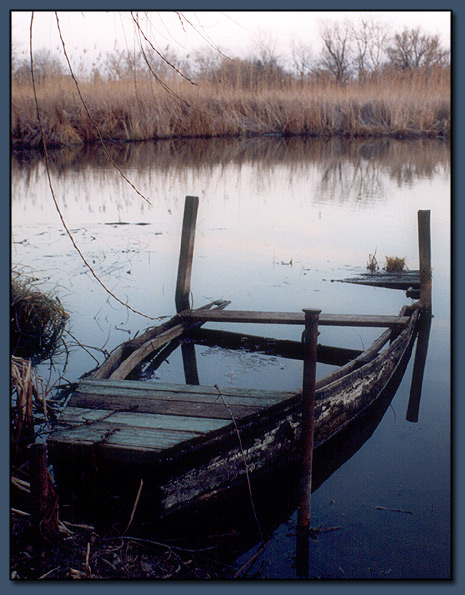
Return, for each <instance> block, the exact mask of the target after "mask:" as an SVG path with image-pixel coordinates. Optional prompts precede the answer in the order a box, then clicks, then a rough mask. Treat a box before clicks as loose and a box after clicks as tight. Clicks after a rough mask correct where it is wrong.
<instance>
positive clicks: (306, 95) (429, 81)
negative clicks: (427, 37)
mask: <svg viewBox="0 0 465 595" xmlns="http://www.w3.org/2000/svg"><path fill="white" fill-rule="evenodd" d="M80 90H81V93H82V96H83V98H84V102H85V106H84V105H83V103H82V101H81V99H80V97H79V96H78V93H77V91H76V87H75V85H74V82H73V81H72V80H70V79H69V78H65V77H63V78H61V79H59V80H56V79H55V80H49V81H45V82H42V83H41V84H40V85H38V87H37V97H38V103H39V108H40V114H41V123H42V127H43V130H44V134H45V139H46V142H47V145H48V146H60V145H73V144H83V143H89V142H94V141H96V140H98V139H99V138H100V137H101V138H102V139H104V140H107V141H140V140H153V139H167V138H186V137H190V138H192V137H224V136H247V135H255V134H257V135H260V134H270V133H271V134H279V135H285V136H291V135H314V136H332V135H342V136H349V137H376V136H395V137H398V138H411V137H418V136H431V137H434V136H438V137H448V136H449V134H450V98H449V95H450V88H449V77H448V73H447V71H446V72H444V71H441V72H440V74H438V75H437V76H435V77H433V76H430V77H428V78H425V77H424V76H419V75H416V76H410V77H408V78H407V77H405V76H404V77H400V76H394V75H393V76H390V77H387V76H385V77H384V78H381V79H379V80H378V81H376V82H373V81H372V82H368V83H366V84H364V85H361V84H360V83H350V84H347V85H345V86H336V85H330V84H325V85H323V84H316V83H314V84H307V85H297V84H295V85H290V86H289V87H287V88H285V89H273V88H267V87H266V86H264V87H262V88H261V89H258V90H254V91H252V90H241V89H237V88H234V87H233V86H229V85H214V84H211V83H201V84H199V85H198V86H193V85H191V84H189V83H186V82H175V83H173V84H171V85H170V90H171V92H167V91H166V90H163V89H161V88H160V87H157V86H156V84H155V82H154V81H153V80H150V79H143V80H139V81H136V82H134V81H133V82H130V81H113V82H98V83H83V84H81V85H80ZM11 130H12V142H13V145H14V146H19V145H21V146H28V147H37V146H40V139H41V136H40V129H39V126H38V119H37V112H36V106H35V102H34V97H33V93H32V87H31V86H30V85H19V84H16V83H13V85H12V119H11Z"/></svg>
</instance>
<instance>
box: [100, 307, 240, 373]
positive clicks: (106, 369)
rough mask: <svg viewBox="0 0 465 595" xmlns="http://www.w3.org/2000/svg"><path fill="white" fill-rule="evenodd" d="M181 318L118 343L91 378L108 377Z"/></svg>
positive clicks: (173, 318) (175, 317)
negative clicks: (135, 352) (133, 354)
mask: <svg viewBox="0 0 465 595" xmlns="http://www.w3.org/2000/svg"><path fill="white" fill-rule="evenodd" d="M228 304H230V302H229V301H227V300H215V301H214V302H210V303H208V304H205V305H204V306H201V308H200V309H205V310H208V309H209V308H225V307H226V306H227V305H228ZM180 322H181V319H180V318H179V316H178V315H175V316H173V317H172V318H170V319H169V320H167V321H166V322H164V323H163V324H160V325H159V326H156V327H151V328H149V329H147V330H146V331H145V332H144V333H142V335H139V336H138V337H134V338H133V339H129V341H126V342H125V343H122V344H121V345H119V346H118V347H117V348H116V349H115V350H114V351H113V352H112V353H111V354H110V356H109V357H108V358H107V359H106V360H105V361H104V362H103V364H102V365H101V366H100V367H99V368H98V369H97V370H96V371H95V372H94V373H93V374H92V378H96V379H99V378H108V377H109V376H110V375H111V374H112V373H114V371H115V370H116V369H117V368H118V367H119V366H120V365H121V364H122V363H123V362H124V360H125V358H127V357H128V356H130V355H131V354H132V353H133V352H134V351H136V350H137V349H139V348H140V347H142V346H143V345H144V344H146V343H148V342H150V341H151V340H153V339H155V338H156V337H158V336H160V335H161V334H163V333H165V332H166V331H168V330H169V329H171V328H173V327H174V326H177V325H179V324H180Z"/></svg>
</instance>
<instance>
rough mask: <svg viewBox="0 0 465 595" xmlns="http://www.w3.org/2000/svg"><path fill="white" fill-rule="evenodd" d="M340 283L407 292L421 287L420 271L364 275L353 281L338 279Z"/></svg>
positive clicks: (354, 278)
mask: <svg viewBox="0 0 465 595" xmlns="http://www.w3.org/2000/svg"><path fill="white" fill-rule="evenodd" d="M337 281H338V282H340V283H353V284H356V285H368V286H371V287H384V288H386V289H401V290H407V289H408V288H409V287H413V288H418V287H420V272H419V271H403V272H401V273H385V272H377V273H364V274H362V275H360V276H358V277H353V278H352V279H337Z"/></svg>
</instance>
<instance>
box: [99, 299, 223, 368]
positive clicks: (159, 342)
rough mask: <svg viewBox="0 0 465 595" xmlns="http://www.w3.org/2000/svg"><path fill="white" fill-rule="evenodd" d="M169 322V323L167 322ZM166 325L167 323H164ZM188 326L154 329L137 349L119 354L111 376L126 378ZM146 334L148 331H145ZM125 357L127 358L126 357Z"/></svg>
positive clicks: (218, 305)
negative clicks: (161, 329)
mask: <svg viewBox="0 0 465 595" xmlns="http://www.w3.org/2000/svg"><path fill="white" fill-rule="evenodd" d="M229 303H230V302H229V301H226V300H216V301H215V302H211V303H210V304H207V305H206V306H202V308H201V309H203V308H205V309H207V310H208V309H209V308H218V309H223V308H225V307H226V306H227V305H228V304H229ZM175 319H176V320H180V318H179V317H178V316H175V317H174V318H173V319H172V320H175ZM166 324H168V323H166ZM196 324H202V323H196ZM164 326H166V325H164ZM187 330H188V328H186V324H185V322H184V324H177V325H175V326H171V325H170V326H169V327H168V328H167V329H166V330H164V331H163V332H160V333H157V334H155V333H154V331H155V329H154V331H152V336H149V338H148V340H147V341H145V342H143V343H141V342H140V341H138V347H137V349H134V350H133V351H132V352H131V351H128V349H127V347H126V351H125V354H124V355H123V354H122V355H121V356H118V361H117V362H115V365H114V366H112V368H111V370H110V369H109V368H108V369H107V374H108V376H107V377H109V378H112V379H124V378H126V377H127V376H128V375H129V374H130V373H131V372H132V371H133V370H134V369H135V368H136V367H137V366H138V365H139V364H140V363H141V362H143V361H144V360H145V359H147V358H149V357H150V356H151V355H152V354H154V353H155V352H156V351H158V350H159V349H161V348H162V347H163V346H164V345H166V344H168V343H169V342H170V341H173V340H174V339H177V338H178V337H180V336H181V335H182V334H183V332H185V331H187ZM144 335H146V333H144ZM134 344H135V341H134V342H133V345H134ZM124 357H125V358H126V359H124ZM102 367H103V366H102ZM97 377H98V378H104V375H103V374H102V373H100V374H99V376H97V375H94V378H97Z"/></svg>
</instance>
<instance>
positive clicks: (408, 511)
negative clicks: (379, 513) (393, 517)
mask: <svg viewBox="0 0 465 595" xmlns="http://www.w3.org/2000/svg"><path fill="white" fill-rule="evenodd" d="M375 508H376V510H388V511H389V512H404V513H405V514H413V512H412V511H411V510H402V509H401V508H385V507H384V506H375Z"/></svg>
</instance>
